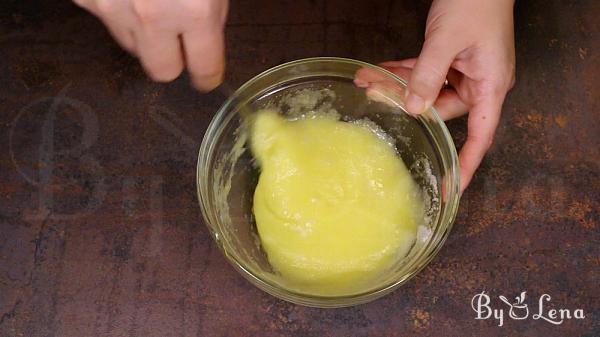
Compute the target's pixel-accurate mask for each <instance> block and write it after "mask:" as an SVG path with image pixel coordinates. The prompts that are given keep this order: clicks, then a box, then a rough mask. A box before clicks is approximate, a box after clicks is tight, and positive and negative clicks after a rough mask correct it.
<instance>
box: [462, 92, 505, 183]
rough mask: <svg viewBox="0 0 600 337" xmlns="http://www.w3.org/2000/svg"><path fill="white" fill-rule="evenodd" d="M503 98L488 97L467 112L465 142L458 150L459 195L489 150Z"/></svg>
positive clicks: (498, 119)
mask: <svg viewBox="0 0 600 337" xmlns="http://www.w3.org/2000/svg"><path fill="white" fill-rule="evenodd" d="M502 101H503V97H489V98H486V99H482V100H480V101H479V102H477V104H476V105H474V106H473V107H472V108H471V110H470V112H469V120H468V128H467V140H466V141H465V144H464V145H463V147H462V149H461V150H460V154H459V156H458V161H459V165H460V190H461V193H462V192H463V191H464V190H465V188H466V187H467V185H469V183H470V182H471V179H472V178H473V175H474V174H475V171H476V170H477V168H478V167H479V164H480V163H481V160H482V159H483V157H484V156H485V154H486V152H487V151H488V150H489V148H490V146H491V145H492V141H493V139H494V133H495V132H496V128H497V127H498V122H499V121H500V113H501V111H502Z"/></svg>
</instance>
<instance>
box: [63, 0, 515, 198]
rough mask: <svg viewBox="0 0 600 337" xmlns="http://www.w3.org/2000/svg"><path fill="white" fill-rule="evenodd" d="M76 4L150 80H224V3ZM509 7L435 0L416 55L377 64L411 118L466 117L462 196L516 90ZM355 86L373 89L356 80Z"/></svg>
mask: <svg viewBox="0 0 600 337" xmlns="http://www.w3.org/2000/svg"><path fill="white" fill-rule="evenodd" d="M74 1H75V2H76V3H77V4H78V5H79V6H81V7H84V8H86V9H87V10H89V11H90V12H92V13H93V14H94V15H96V16H97V17H99V18H100V19H101V20H102V22H104V24H105V25H106V26H107V27H108V29H109V31H110V32H111V34H112V35H113V36H114V38H115V39H116V40H117V42H118V43H119V44H120V45H121V46H122V47H123V48H124V49H126V50H128V51H129V52H130V53H132V54H133V55H136V56H137V57H138V58H139V60H140V63H141V64H142V66H143V67H144V69H145V70H146V72H147V73H148V75H149V76H150V77H151V78H152V79H154V80H156V81H161V82H167V81H171V80H173V79H175V78H177V77H178V76H179V74H180V73H181V72H182V71H183V70H184V69H187V71H188V72H189V74H190V77H191V79H192V83H193V84H194V86H195V87H196V88H198V89H199V90H201V91H209V90H212V89H214V88H215V87H216V86H218V85H219V84H220V83H221V81H222V78H223V71H224V64H225V63H224V59H225V56H224V50H225V43H224V34H223V30H224V25H225V20H226V16H227V8H228V2H227V0H74ZM407 1H410V0H407ZM513 5H514V0H486V1H482V0H434V1H433V4H432V5H431V9H430V11H429V15H428V18H427V26H426V33H425V42H424V44H423V47H422V50H421V53H420V54H419V56H418V57H417V58H413V59H404V60H400V61H389V62H384V63H382V64H381V66H383V67H385V68H387V69H388V70H390V71H392V72H394V73H396V74H398V75H399V76H401V77H403V78H406V79H408V90H407V92H406V96H405V102H406V109H407V110H408V112H409V113H411V114H415V115H416V114H420V113H422V112H423V111H425V110H426V109H427V108H429V107H430V106H432V105H433V106H435V107H436V108H437V110H438V112H439V113H440V115H441V116H442V118H443V119H444V120H448V119H452V118H455V117H459V116H462V115H464V114H466V113H469V117H468V131H467V140H466V141H465V144H464V145H463V147H462V149H461V150H460V154H459V163H460V172H461V191H463V190H464V189H465V188H466V187H467V185H468V184H469V182H470V181H471V179H472V177H473V174H474V173H475V171H476V169H477V167H478V166H479V164H480V163H481V160H482V159H483V157H484V156H485V153H486V152H487V151H488V149H489V148H490V146H491V144H492V141H493V138H494V133H495V131H496V128H497V126H498V122H499V119H500V114H501V111H502V104H503V102H504V98H505V97H506V94H507V93H508V91H509V90H510V89H511V88H512V86H513V85H514V81H515V79H514V71H515V52H514V32H513ZM446 80H447V81H448V84H449V86H445V85H444V83H445V81H446ZM355 82H356V83H357V85H360V86H363V87H366V86H369V85H370V83H369V79H361V78H360V76H359V75H357V78H356V80H355Z"/></svg>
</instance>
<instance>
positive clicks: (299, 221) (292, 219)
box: [251, 110, 422, 295]
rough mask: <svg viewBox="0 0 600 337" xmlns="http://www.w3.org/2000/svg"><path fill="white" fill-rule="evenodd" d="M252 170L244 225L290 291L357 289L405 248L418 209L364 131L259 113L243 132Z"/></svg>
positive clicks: (391, 157) (324, 120)
mask: <svg viewBox="0 0 600 337" xmlns="http://www.w3.org/2000/svg"><path fill="white" fill-rule="evenodd" d="M251 149H252V152H253V154H254V157H255V158H256V160H257V163H258V165H259V166H260V177H259V181H258V185H257V186H256V190H255V192H254V206H253V211H254V216H255V220H256V225H257V229H258V234H259V237H260V241H261V244H262V247H263V249H264V251H265V252H266V254H267V256H268V259H269V262H270V263H271V265H272V267H273V268H274V270H275V271H276V272H277V273H279V274H280V275H281V277H282V278H284V279H285V280H287V281H289V282H290V283H292V284H294V285H295V286H296V287H297V288H299V289H301V290H302V289H310V291H311V292H315V291H316V292H318V293H319V294H321V295H333V294H336V293H342V292H345V291H351V289H359V288H360V287H361V286H364V285H368V284H369V282H371V281H372V280H374V279H376V278H377V277H379V276H381V275H382V274H384V273H385V272H386V271H387V270H389V268H391V266H392V265H393V264H394V263H395V262H398V261H399V260H400V259H402V258H403V257H404V256H405V255H406V254H407V253H408V251H409V250H410V247H411V246H412V244H413V243H414V240H415V237H416V232H417V226H418V224H419V223H420V221H421V214H422V213H421V211H422V203H421V201H420V198H419V197H418V196H419V194H418V193H417V190H416V184H415V183H414V182H413V180H412V177H411V176H410V173H409V172H408V170H407V168H406V167H405V165H404V163H403V162H402V160H401V158H400V156H399V155H398V153H397V152H396V150H395V148H394V147H393V146H392V145H391V144H390V143H389V142H388V141H386V139H385V138H384V137H382V136H381V135H378V134H377V133H376V132H375V131H374V130H373V128H371V127H369V126H368V124H367V123H351V122H343V121H340V120H338V119H337V118H336V117H332V116H318V115H315V116H309V117H305V118H299V119H296V120H288V119H285V118H284V117H283V116H281V115H279V114H278V113H276V112H274V111H270V110H262V111H259V112H258V113H257V114H256V117H255V118H254V120H253V122H252V127H251Z"/></svg>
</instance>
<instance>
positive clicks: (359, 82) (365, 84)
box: [354, 78, 369, 88]
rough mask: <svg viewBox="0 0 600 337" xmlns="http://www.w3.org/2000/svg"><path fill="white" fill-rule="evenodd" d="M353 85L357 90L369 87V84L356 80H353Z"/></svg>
mask: <svg viewBox="0 0 600 337" xmlns="http://www.w3.org/2000/svg"><path fill="white" fill-rule="evenodd" d="M354 85H356V86H357V87H359V88H366V87H368V86H369V82H366V81H363V80H359V79H358V78H355V79H354Z"/></svg>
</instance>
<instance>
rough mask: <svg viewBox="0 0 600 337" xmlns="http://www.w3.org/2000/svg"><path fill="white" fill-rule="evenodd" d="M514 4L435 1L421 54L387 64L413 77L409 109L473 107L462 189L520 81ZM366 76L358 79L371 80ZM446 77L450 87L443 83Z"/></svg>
mask: <svg viewBox="0 0 600 337" xmlns="http://www.w3.org/2000/svg"><path fill="white" fill-rule="evenodd" d="M513 5H514V1H513V0H494V1H480V0H435V1H434V2H433V4H432V6H431V9H430V11H429V16H428V19H427V27H426V32H425V42H424V44H423V48H422V50H421V54H420V55H419V57H418V58H416V59H406V60H401V61H391V62H384V63H382V64H381V66H382V67H384V68H387V69H388V70H390V71H391V72H394V73H396V74H397V75H399V76H400V77H402V78H407V79H409V80H408V89H407V90H406V92H405V106H406V110H407V111H408V112H409V113H411V114H415V115H416V114H420V113H422V112H423V111H425V110H426V109H428V108H429V107H430V106H431V105H434V106H435V107H436V109H437V110H438V112H439V114H440V116H441V117H442V118H443V119H444V120H448V119H451V118H455V117H458V116H462V115H464V114H466V113H467V111H469V119H468V131H467V133H468V134H467V140H466V142H465V144H464V145H463V147H462V149H461V151H460V155H459V163H460V185H461V192H462V191H464V189H465V188H466V187H467V185H468V184H469V182H470V181H471V178H472V177H473V174H474V173H475V170H476V169H477V167H478V166H479V164H480V163H481V160H482V159H483V157H484V155H485V153H486V152H487V150H488V149H489V148H490V146H491V144H492V140H493V138H494V133H495V131H496V128H497V126H498V122H499V119H500V113H501V111H502V103H503V102H504V98H505V96H506V94H507V93H508V91H509V90H510V89H511V88H512V86H513V85H514V82H515V77H514V69H515V49H514V32H513V30H514V29H513ZM360 76H361V73H360V72H359V73H357V77H356V79H355V82H356V81H358V82H363V83H360V85H361V86H365V85H368V84H367V83H364V82H368V81H369V80H368V79H361V77H360ZM446 79H447V80H448V82H449V84H450V86H449V87H443V86H444V82H445V81H446Z"/></svg>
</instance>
